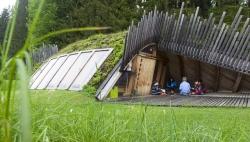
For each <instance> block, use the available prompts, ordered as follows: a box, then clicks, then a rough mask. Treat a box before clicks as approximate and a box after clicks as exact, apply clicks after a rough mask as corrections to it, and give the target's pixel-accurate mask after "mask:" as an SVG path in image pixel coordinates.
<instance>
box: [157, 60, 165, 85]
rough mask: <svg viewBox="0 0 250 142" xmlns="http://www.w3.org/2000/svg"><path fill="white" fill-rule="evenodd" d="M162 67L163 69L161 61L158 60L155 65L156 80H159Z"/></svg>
mask: <svg viewBox="0 0 250 142" xmlns="http://www.w3.org/2000/svg"><path fill="white" fill-rule="evenodd" d="M162 69H163V63H162V62H161V61H159V62H158V66H157V74H156V80H157V82H160V79H161V74H162Z"/></svg>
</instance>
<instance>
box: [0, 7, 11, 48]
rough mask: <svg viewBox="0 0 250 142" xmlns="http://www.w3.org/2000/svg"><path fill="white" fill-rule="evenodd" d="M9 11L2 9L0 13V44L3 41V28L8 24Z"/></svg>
mask: <svg viewBox="0 0 250 142" xmlns="http://www.w3.org/2000/svg"><path fill="white" fill-rule="evenodd" d="M9 17H10V13H9V10H8V9H4V10H3V12H2V13H1V14H0V44H1V43H2V42H3V39H4V35H5V30H6V28H7V25H8V21H9Z"/></svg>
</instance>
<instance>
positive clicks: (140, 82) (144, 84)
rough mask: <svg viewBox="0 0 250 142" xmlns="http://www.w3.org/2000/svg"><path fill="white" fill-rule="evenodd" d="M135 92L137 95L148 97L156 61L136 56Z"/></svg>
mask: <svg viewBox="0 0 250 142" xmlns="http://www.w3.org/2000/svg"><path fill="white" fill-rule="evenodd" d="M137 63H138V64H137V65H138V67H137V73H136V80H135V91H136V93H137V94H139V95H143V96H144V95H150V92H151V86H152V82H153V76H154V71H155V64H156V59H154V58H151V57H147V56H138V58H137Z"/></svg>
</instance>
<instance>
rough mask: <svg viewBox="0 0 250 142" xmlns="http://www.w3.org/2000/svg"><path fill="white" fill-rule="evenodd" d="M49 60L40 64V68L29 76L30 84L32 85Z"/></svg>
mask: <svg viewBox="0 0 250 142" xmlns="http://www.w3.org/2000/svg"><path fill="white" fill-rule="evenodd" d="M48 63H49V61H48V62H46V63H44V64H43V65H42V67H41V68H39V69H38V70H37V71H36V73H35V74H34V75H33V76H32V77H31V80H30V85H32V83H33V82H34V81H35V80H36V79H37V77H38V76H39V75H40V74H41V73H42V71H43V70H44V68H45V67H46V66H47V65H48Z"/></svg>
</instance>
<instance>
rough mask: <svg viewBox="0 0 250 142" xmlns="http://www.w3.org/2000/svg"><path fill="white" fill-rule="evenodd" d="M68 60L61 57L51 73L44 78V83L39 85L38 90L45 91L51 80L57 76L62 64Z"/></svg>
mask: <svg viewBox="0 0 250 142" xmlns="http://www.w3.org/2000/svg"><path fill="white" fill-rule="evenodd" d="M66 59H67V56H62V57H59V58H58V60H57V61H56V63H55V64H54V65H53V67H52V68H51V70H50V71H49V73H48V74H47V75H46V76H45V77H44V79H43V81H42V82H41V83H40V84H39V86H38V87H37V89H45V88H46V86H47V85H48V83H49V82H50V81H51V79H52V78H53V77H54V76H55V74H56V72H57V71H58V70H59V69H60V67H61V66H62V64H63V63H64V62H65V60H66Z"/></svg>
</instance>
